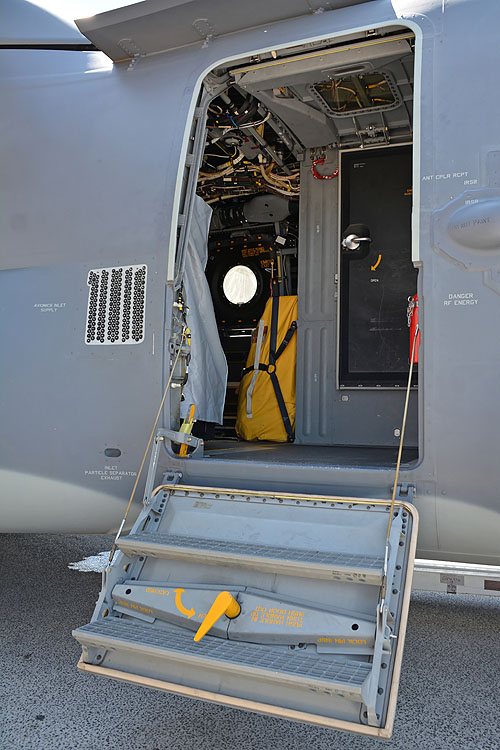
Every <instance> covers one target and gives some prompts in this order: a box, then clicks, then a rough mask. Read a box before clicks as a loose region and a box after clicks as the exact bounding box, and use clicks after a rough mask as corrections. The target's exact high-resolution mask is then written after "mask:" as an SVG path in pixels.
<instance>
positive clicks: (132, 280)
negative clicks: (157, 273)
mask: <svg viewBox="0 0 500 750" xmlns="http://www.w3.org/2000/svg"><path fill="white" fill-rule="evenodd" d="M146 276H147V266H117V267H115V268H94V269H92V270H91V271H89V275H88V278H87V284H88V286H89V302H88V308H87V328H86V331H85V342H86V343H87V344H108V345H109V344H115V345H117V344H140V343H141V341H143V340H144V316H145V311H146Z"/></svg>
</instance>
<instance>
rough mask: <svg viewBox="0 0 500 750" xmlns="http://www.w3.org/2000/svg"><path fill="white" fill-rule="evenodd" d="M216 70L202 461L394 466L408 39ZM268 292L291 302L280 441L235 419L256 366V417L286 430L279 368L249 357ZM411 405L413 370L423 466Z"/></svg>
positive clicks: (406, 199) (407, 290)
mask: <svg viewBox="0 0 500 750" xmlns="http://www.w3.org/2000/svg"><path fill="white" fill-rule="evenodd" d="M211 76H212V79H211V85H213V80H214V77H215V78H216V79H217V80H219V81H226V82H227V86H226V87H225V88H224V90H223V92H222V93H221V94H219V95H218V96H216V97H215V98H214V99H213V100H212V102H211V103H210V106H209V109H208V114H207V123H206V143H205V150H204V155H203V160H202V166H201V169H200V173H199V177H198V185H197V193H198V195H199V196H200V197H201V198H202V199H203V200H204V201H205V203H207V204H209V205H210V206H211V208H212V210H213V213H212V220H211V225H210V233H209V240H208V263H207V267H206V276H207V280H208V283H209V286H210V291H211V296H212V301H213V307H214V311H215V316H216V320H217V327H218V331H219V336H220V340H221V343H222V347H223V349H224V353H225V355H226V359H227V362H228V383H227V391H226V400H225V406H224V421H223V424H222V425H205V424H198V425H197V428H196V429H197V431H198V433H199V434H202V435H203V436H204V437H205V438H207V442H206V452H208V454H209V455H212V456H215V455H218V456H220V457H224V458H232V457H243V456H244V457H245V458H255V459H256V460H260V459H261V458H262V456H263V455H264V453H265V455H266V460H267V459H268V458H269V460H276V461H283V460H285V461H286V460H292V461H297V460H304V461H313V462H314V461H316V462H317V461H320V462H322V461H323V460H324V461H325V462H326V463H329V462H331V460H333V461H334V462H337V463H341V464H343V465H376V466H380V465H392V464H393V463H394V462H395V450H394V448H395V447H396V446H397V443H398V439H399V429H398V428H399V426H400V420H401V413H402V407H403V398H404V396H403V391H404V390H405V386H406V382H407V378H408V368H409V349H410V336H409V328H408V304H409V301H411V300H412V299H413V298H414V296H415V295H416V293H417V284H418V278H417V269H416V268H415V266H414V265H413V263H412V260H411V242H412V237H411V210H412V140H413V77H414V38H413V35H412V33H411V32H409V31H408V30H407V29H403V28H401V27H398V28H396V27H387V28H382V29H377V30H370V31H367V32H360V33H358V34H351V35H348V36H345V37H343V38H341V39H339V38H335V39H332V40H331V42H330V43H326V44H325V42H324V40H323V42H321V43H319V42H318V43H312V44H308V45H301V46H300V47H290V48H288V49H286V50H279V51H275V50H273V51H270V52H269V53H266V54H261V55H259V56H257V57H253V58H252V59H249V60H244V61H241V60H240V61H238V62H237V63H235V65H234V66H231V65H229V66H228V67H225V68H221V69H218V70H216V71H214V72H213V73H212V74H211ZM273 297H278V298H287V299H292V298H296V300H297V302H296V304H297V312H296V329H295V331H293V332H291V337H290V340H291V343H290V350H289V352H290V351H291V349H292V347H293V348H294V351H295V348H296V355H294V356H295V359H294V364H293V365H290V362H288V365H287V367H288V370H289V369H290V367H293V368H294V369H295V371H294V375H296V378H294V382H293V384H290V383H289V384H288V385H289V386H290V387H289V392H287V393H284V394H282V395H283V399H282V400H283V401H284V403H285V407H286V408H285V412H286V414H287V416H288V417H289V419H290V423H292V427H293V431H292V433H290V430H288V429H286V430H285V432H283V430H282V431H281V433H279V436H278V437H273V435H272V433H266V431H265V430H264V431H263V432H262V433H261V434H259V432H258V431H257V432H255V431H254V432H251V431H250V433H245V431H244V430H243V429H242V428H241V422H242V417H241V414H242V410H243V412H245V411H246V413H244V414H243V417H244V419H247V418H248V416H249V414H250V416H251V417H253V412H252V406H250V410H249V407H248V403H250V402H249V400H248V398H246V400H245V398H242V388H243V389H246V390H245V393H246V392H247V391H248V388H249V387H250V382H251V380H252V376H253V373H254V372H256V371H258V372H257V377H258V378H260V379H261V383H264V381H266V382H267V381H268V380H269V382H268V387H264V388H262V389H261V392H260V395H259V396H258V398H259V399H260V401H261V403H260V407H262V408H261V411H260V412H259V409H258V408H256V409H254V411H257V412H259V413H260V414H262V415H263V417H262V418H263V419H264V420H265V419H266V414H268V413H270V412H272V410H273V409H274V411H275V414H278V416H279V415H280V414H281V418H282V420H283V423H285V417H284V414H283V409H282V408H281V406H280V407H279V412H278V411H276V409H277V403H278V402H279V394H278V392H277V390H276V386H275V384H274V383H271V379H272V378H271V379H269V378H270V376H271V375H273V374H274V371H272V372H270V370H272V368H273V367H274V364H271V367H269V361H270V360H269V359H268V361H267V362H264V363H262V361H261V362H260V364H259V362H258V361H257V360H258V359H259V357H257V358H255V348H256V346H257V347H259V346H262V345H263V344H262V337H264V339H265V336H266V335H269V336H271V334H272V315H273V313H272V311H271V307H272V298H273ZM266 311H268V312H266ZM266 315H267V318H266ZM262 316H264V318H265V320H264V323H263V324H262V325H261V329H262V336H261V341H260V344H259V336H258V331H259V322H260V321H261V320H262ZM268 329H269V332H268ZM287 332H289V327H287V326H285V328H284V329H283V331H282V332H281V334H278V338H279V336H281V337H282V338H283V337H284V336H285V334H286V333H287ZM280 342H281V339H279V340H278V341H276V342H275V345H276V346H275V349H279V345H280ZM270 346H271V349H272V342H271V345H270ZM258 353H259V356H260V350H259V352H258ZM261 359H262V358H261ZM288 360H290V358H288ZM259 366H260V370H259ZM242 373H243V378H245V377H246V381H245V380H244V379H242ZM253 379H254V384H253V385H254V386H255V378H253ZM288 385H287V388H288ZM256 398H257V395H256V393H255V392H254V393H253V395H252V399H253V405H254V406H255V405H256ZM417 399H418V366H416V367H415V372H414V378H413V383H412V394H411V400H410V410H409V420H408V427H407V439H406V441H405V445H406V448H405V453H404V456H403V460H404V462H406V463H410V462H412V461H415V460H416V459H417V457H418V455H417V454H418V447H417V446H418V404H417ZM257 406H259V405H258V404H257ZM247 421H248V419H247ZM285 427H286V424H285ZM248 434H250V435H252V437H251V438H250V439H249V438H248V436H247V435H248ZM269 435H270V436H269ZM332 457H333V459H332Z"/></svg>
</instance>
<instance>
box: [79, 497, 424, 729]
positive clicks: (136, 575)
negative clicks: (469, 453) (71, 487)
mask: <svg viewBox="0 0 500 750" xmlns="http://www.w3.org/2000/svg"><path fill="white" fill-rule="evenodd" d="M390 516H391V511H390V505H388V504H387V502H386V501H382V500H380V501H377V500H367V499H352V498H338V497H323V496H321V497H320V496H314V495H284V494H276V493H269V494H266V493H264V492H253V491H249V492H244V491H241V490H228V489H218V488H202V487H187V486H182V485H172V486H163V487H162V488H161V489H160V490H159V491H158V492H157V493H156V495H155V494H154V493H153V494H152V497H151V499H150V501H149V502H148V504H147V505H146V507H145V509H144V511H143V513H142V515H141V516H140V517H139V519H138V521H137V523H136V524H135V526H134V528H133V529H132V532H131V533H130V535H129V536H126V537H122V538H120V540H119V542H118V547H119V550H120V551H119V553H118V554H117V556H116V557H115V560H114V563H113V566H112V568H111V569H110V571H109V572H108V573H107V575H106V577H105V585H104V589H103V591H102V592H101V596H100V598H99V601H98V604H97V606H96V610H95V612H94V616H93V618H92V621H91V623H90V624H88V625H85V626H83V627H81V628H78V630H76V631H75V632H74V636H75V637H76V639H77V640H78V641H79V642H80V643H81V645H82V647H83V655H82V659H81V661H80V665H79V666H80V668H81V669H83V670H85V671H89V672H94V673H97V674H101V675H105V676H109V677H114V678H118V679H122V680H127V681H130V682H133V683H138V684H142V685H145V686H149V687H156V688H160V689H163V690H167V691H171V692H177V693H181V694H183V695H189V696H192V697H196V698H203V699H206V700H211V701H215V702H218V703H221V704H223V705H228V706H233V707H239V708H244V709H248V710H253V711H258V712H261V713H265V714H270V715H274V716H280V717H285V718H290V719H298V720H300V721H308V722H310V723H313V724H317V725H321V726H326V727H331V728H339V729H347V730H350V731H356V732H360V733H362V734H367V735H372V736H376V737H389V736H390V734H391V731H392V723H393V719H394V711H395V702H396V694H397V687H398V681H399V670H400V664H401V657H402V649H403V641H404V634H405V627H406V617H407V611H408V602H409V594H410V589H411V574H412V569H413V558H414V553H415V545H416V534H417V515H416V511H415V509H414V508H413V507H412V506H411V505H408V504H404V503H396V505H395V506H394V509H393V513H392V525H391V527H390V533H389V537H388V539H389V542H388V545H386V539H387V533H388V526H389V517H390Z"/></svg>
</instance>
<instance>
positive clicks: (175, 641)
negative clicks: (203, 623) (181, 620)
mask: <svg viewBox="0 0 500 750" xmlns="http://www.w3.org/2000/svg"><path fill="white" fill-rule="evenodd" d="M73 634H74V635H75V637H76V638H77V639H78V640H79V641H80V642H85V643H87V644H93V643H98V644H99V645H104V646H107V645H109V646H114V647H115V648H116V647H117V645H118V643H117V642H121V643H122V644H123V647H124V648H128V649H132V650H133V649H134V648H135V649H140V647H141V646H142V647H145V646H146V647H150V648H151V647H152V648H153V649H154V650H155V652H156V653H155V656H163V657H170V658H173V656H174V655H177V658H178V656H179V655H180V656H182V657H184V658H185V659H186V660H189V661H192V660H193V659H195V660H196V662H197V664H198V665H199V663H200V661H206V660H208V661H211V662H212V663H213V662H217V663H218V666H219V668H221V667H222V668H224V666H226V667H230V668H231V669H232V671H235V669H236V670H241V669H242V668H243V669H244V670H245V668H246V670H245V671H247V670H251V672H252V674H253V675H256V674H257V673H258V672H266V673H269V672H271V673H273V678H274V679H279V674H277V673H281V674H282V675H284V676H285V675H286V676H288V677H289V678H291V679H293V681H294V682H295V683H296V682H297V681H305V682H306V683H308V684H311V682H312V683H318V684H319V687H324V688H327V686H328V687H330V688H331V689H333V690H335V689H337V690H339V689H340V690H342V689H343V688H345V689H346V691H347V692H349V693H351V694H355V695H359V696H361V688H362V685H363V683H364V682H365V680H366V679H367V677H368V676H369V674H370V672H371V665H370V664H369V663H367V662H361V661H355V660H349V661H346V660H344V659H341V658H338V657H337V658H336V657H332V656H319V655H318V656H312V655H308V654H305V653H301V652H300V651H299V652H297V651H290V650H288V649H287V650H286V651H284V650H282V649H277V648H273V647H272V646H263V645H262V646H261V645H255V644H249V643H242V642H241V641H229V640H223V639H222V638H215V637H211V636H205V638H203V640H202V641H200V642H199V643H195V641H194V640H193V634H192V633H179V632H177V631H170V630H166V629H165V628H161V629H160V628H158V627H153V626H148V625H142V624H141V625H139V624H137V623H135V622H134V623H131V622H130V621H128V620H125V619H122V618H117V617H109V618H107V619H105V620H100V621H98V622H91V623H89V624H88V625H84V626H83V627H81V628H78V629H77V630H75V631H74V633H73ZM265 676H268V677H269V675H265ZM285 679H286V678H285Z"/></svg>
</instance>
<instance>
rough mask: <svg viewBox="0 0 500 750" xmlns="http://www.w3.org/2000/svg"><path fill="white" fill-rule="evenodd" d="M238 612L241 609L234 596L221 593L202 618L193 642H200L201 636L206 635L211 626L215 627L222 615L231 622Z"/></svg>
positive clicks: (225, 592)
mask: <svg viewBox="0 0 500 750" xmlns="http://www.w3.org/2000/svg"><path fill="white" fill-rule="evenodd" d="M240 612H241V607H240V605H239V604H238V602H237V601H236V599H235V598H234V596H231V594H230V593H229V591H221V592H220V594H217V596H216V597H215V601H214V603H213V604H212V606H211V607H210V609H209V610H208V612H207V614H206V615H205V617H204V618H203V622H202V623H201V625H200V627H199V628H198V631H197V633H196V635H195V637H194V639H195V641H196V642H198V641H201V639H202V638H203V636H204V635H206V634H207V633H208V631H209V630H210V628H211V627H212V625H215V623H216V622H217V620H218V619H219V617H222V615H226V617H229V619H230V620H232V619H233V618H235V617H238V615H239V614H240Z"/></svg>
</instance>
